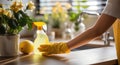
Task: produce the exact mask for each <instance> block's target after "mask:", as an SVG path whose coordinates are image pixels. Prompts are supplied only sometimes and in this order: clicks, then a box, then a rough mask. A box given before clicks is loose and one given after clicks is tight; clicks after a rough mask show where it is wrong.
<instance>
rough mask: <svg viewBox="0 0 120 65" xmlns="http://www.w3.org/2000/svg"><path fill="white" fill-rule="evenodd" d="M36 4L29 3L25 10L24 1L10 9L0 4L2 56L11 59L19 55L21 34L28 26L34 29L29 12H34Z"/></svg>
mask: <svg viewBox="0 0 120 65" xmlns="http://www.w3.org/2000/svg"><path fill="white" fill-rule="evenodd" d="M34 8H35V7H34V3H32V2H31V1H29V2H28V4H27V6H26V7H25V9H23V3H22V0H20V1H17V0H16V1H14V2H13V3H12V4H11V5H10V7H8V8H5V7H4V5H2V4H0V56H2V57H4V56H5V57H9V56H17V55H18V42H19V38H20V35H19V32H20V31H21V30H22V29H23V28H24V26H27V27H28V29H31V28H32V19H31V18H30V17H29V16H28V15H27V13H26V11H27V10H33V9H34Z"/></svg>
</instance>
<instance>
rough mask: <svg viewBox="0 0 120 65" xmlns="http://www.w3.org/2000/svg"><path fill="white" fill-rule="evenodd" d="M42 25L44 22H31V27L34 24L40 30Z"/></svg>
mask: <svg viewBox="0 0 120 65" xmlns="http://www.w3.org/2000/svg"><path fill="white" fill-rule="evenodd" d="M43 25H45V23H44V22H33V27H34V26H36V27H37V29H38V30H41V29H42V26H43Z"/></svg>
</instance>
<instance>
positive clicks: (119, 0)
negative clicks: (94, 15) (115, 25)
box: [102, 0, 120, 19]
mask: <svg viewBox="0 0 120 65" xmlns="http://www.w3.org/2000/svg"><path fill="white" fill-rule="evenodd" d="M102 13H104V14H107V15H110V16H113V17H116V18H119V19H120V0H108V1H107V4H106V7H105V8H104V10H103V12H102Z"/></svg>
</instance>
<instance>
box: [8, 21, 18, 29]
mask: <svg viewBox="0 0 120 65" xmlns="http://www.w3.org/2000/svg"><path fill="white" fill-rule="evenodd" d="M7 23H8V25H9V27H10V28H12V29H16V28H17V26H18V22H17V21H16V20H14V19H9V21H8V22H7Z"/></svg>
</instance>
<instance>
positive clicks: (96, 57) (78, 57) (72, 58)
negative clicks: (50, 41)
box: [0, 47, 117, 65]
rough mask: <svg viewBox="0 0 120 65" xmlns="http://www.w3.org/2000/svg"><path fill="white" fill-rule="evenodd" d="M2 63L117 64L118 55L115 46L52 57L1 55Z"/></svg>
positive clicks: (26, 64) (28, 64)
mask: <svg viewBox="0 0 120 65" xmlns="http://www.w3.org/2000/svg"><path fill="white" fill-rule="evenodd" d="M0 65H117V57H116V51H115V48H114V47H102V48H95V49H87V50H78V51H72V52H71V53H70V54H60V55H54V56H51V57H46V56H41V55H34V54H29V55H20V56H18V57H13V58H1V57H0Z"/></svg>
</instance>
